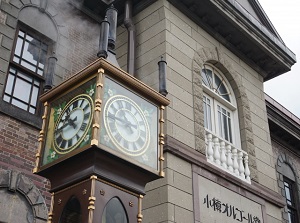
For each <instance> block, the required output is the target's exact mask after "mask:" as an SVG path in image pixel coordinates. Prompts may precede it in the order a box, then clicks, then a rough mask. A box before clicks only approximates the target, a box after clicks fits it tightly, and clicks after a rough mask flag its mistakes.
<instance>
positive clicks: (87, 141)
mask: <svg viewBox="0 0 300 223" xmlns="http://www.w3.org/2000/svg"><path fill="white" fill-rule="evenodd" d="M41 100H42V102H43V103H44V106H45V113H44V116H43V126H42V130H41V132H40V137H39V148H38V152H37V155H36V157H37V159H36V167H35V169H34V172H35V173H36V174H39V175H41V176H43V177H46V178H48V179H49V180H50V181H51V193H52V202H51V209H50V212H49V219H48V222H49V223H50V222H51V223H68V222H70V223H73V222H76V223H78V222H83V223H85V222H86V223H94V222H95V223H96V222H97V223H99V222H102V223H129V222H130V223H132V222H142V212H141V210H142V199H143V196H144V194H145V185H146V183H148V182H150V181H153V180H155V179H158V178H160V177H163V176H164V172H163V160H164V158H163V145H164V134H163V124H164V117H163V114H164V108H165V106H167V105H168V104H169V100H168V99H167V98H166V97H164V96H163V95H161V94H160V93H158V92H157V91H155V90H153V89H152V88H150V87H148V86H147V85H145V84H144V83H142V82H141V81H139V80H137V79H136V78H134V77H133V76H131V75H129V74H128V73H126V72H124V71H123V70H121V69H119V68H117V67H115V66H114V65H112V64H110V63H109V62H107V61H106V60H105V59H103V58H100V59H98V60H97V61H95V62H94V63H92V64H91V65H89V66H88V67H86V68H85V69H83V70H82V71H80V72H79V73H77V74H75V75H74V76H73V77H72V78H71V79H69V80H67V81H65V82H63V83H62V84H61V85H59V86H57V87H55V88H53V89H52V90H50V91H48V92H47V93H45V94H44V95H42V96H41Z"/></svg>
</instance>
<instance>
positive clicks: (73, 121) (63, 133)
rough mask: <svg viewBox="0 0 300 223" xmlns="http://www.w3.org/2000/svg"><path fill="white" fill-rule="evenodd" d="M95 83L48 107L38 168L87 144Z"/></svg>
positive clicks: (78, 88) (89, 136)
mask: <svg viewBox="0 0 300 223" xmlns="http://www.w3.org/2000/svg"><path fill="white" fill-rule="evenodd" d="M94 83H95V79H92V80H90V81H88V82H86V83H84V84H82V85H81V86H79V87H77V88H75V89H74V90H72V91H70V92H69V93H67V94H65V95H63V96H61V97H60V98H59V99H57V100H55V101H53V102H51V103H50V112H49V116H48V120H49V121H48V128H47V133H46V142H45V145H44V153H43V159H42V164H41V166H43V165H46V164H48V163H51V162H53V161H55V160H57V159H58V158H60V157H63V156H65V155H66V154H68V153H70V152H72V151H74V150H76V149H78V148H82V147H84V146H85V145H89V144H90V142H91V124H92V120H93V112H94V94H95V84H94Z"/></svg>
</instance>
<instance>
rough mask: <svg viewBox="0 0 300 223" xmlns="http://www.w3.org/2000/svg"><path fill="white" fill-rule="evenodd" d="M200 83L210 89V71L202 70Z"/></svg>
mask: <svg viewBox="0 0 300 223" xmlns="http://www.w3.org/2000/svg"><path fill="white" fill-rule="evenodd" d="M201 76H202V82H203V83H204V84H205V85H206V86H207V87H209V88H211V89H212V71H211V70H208V69H202V72H201Z"/></svg>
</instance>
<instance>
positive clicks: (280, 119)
mask: <svg viewBox="0 0 300 223" xmlns="http://www.w3.org/2000/svg"><path fill="white" fill-rule="evenodd" d="M265 101H266V108H267V115H268V122H269V128H270V134H271V137H272V138H273V139H276V141H278V142H280V143H281V144H283V145H285V146H286V147H288V148H290V149H291V150H293V151H294V152H296V153H297V154H298V155H300V119H299V118H298V117H297V116H295V115H294V114H293V113H291V112H290V111H289V110H287V109H286V108H285V107H283V106H282V105H281V104H279V103H278V102H277V101H275V100H274V99H273V98H271V97H270V96H268V95H267V94H265Z"/></svg>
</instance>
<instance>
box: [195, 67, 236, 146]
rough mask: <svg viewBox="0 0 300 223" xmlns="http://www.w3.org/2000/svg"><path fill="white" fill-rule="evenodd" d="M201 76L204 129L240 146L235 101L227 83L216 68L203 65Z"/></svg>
mask: <svg viewBox="0 0 300 223" xmlns="http://www.w3.org/2000/svg"><path fill="white" fill-rule="evenodd" d="M201 75H202V84H203V89H204V95H203V110H204V127H205V129H206V130H207V131H209V132H212V133H213V134H215V135H216V136H218V137H220V138H221V139H224V140H226V141H227V142H229V143H232V144H234V145H238V146H240V134H239V128H238V122H237V121H238V117H237V111H236V100H235V96H234V94H233V91H232V89H231V87H230V85H229V83H228V81H227V80H226V78H225V77H224V76H223V75H222V73H221V72H220V71H219V70H218V69H217V68H215V67H213V66H211V65H208V64H206V65H204V68H203V69H202V72H201Z"/></svg>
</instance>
